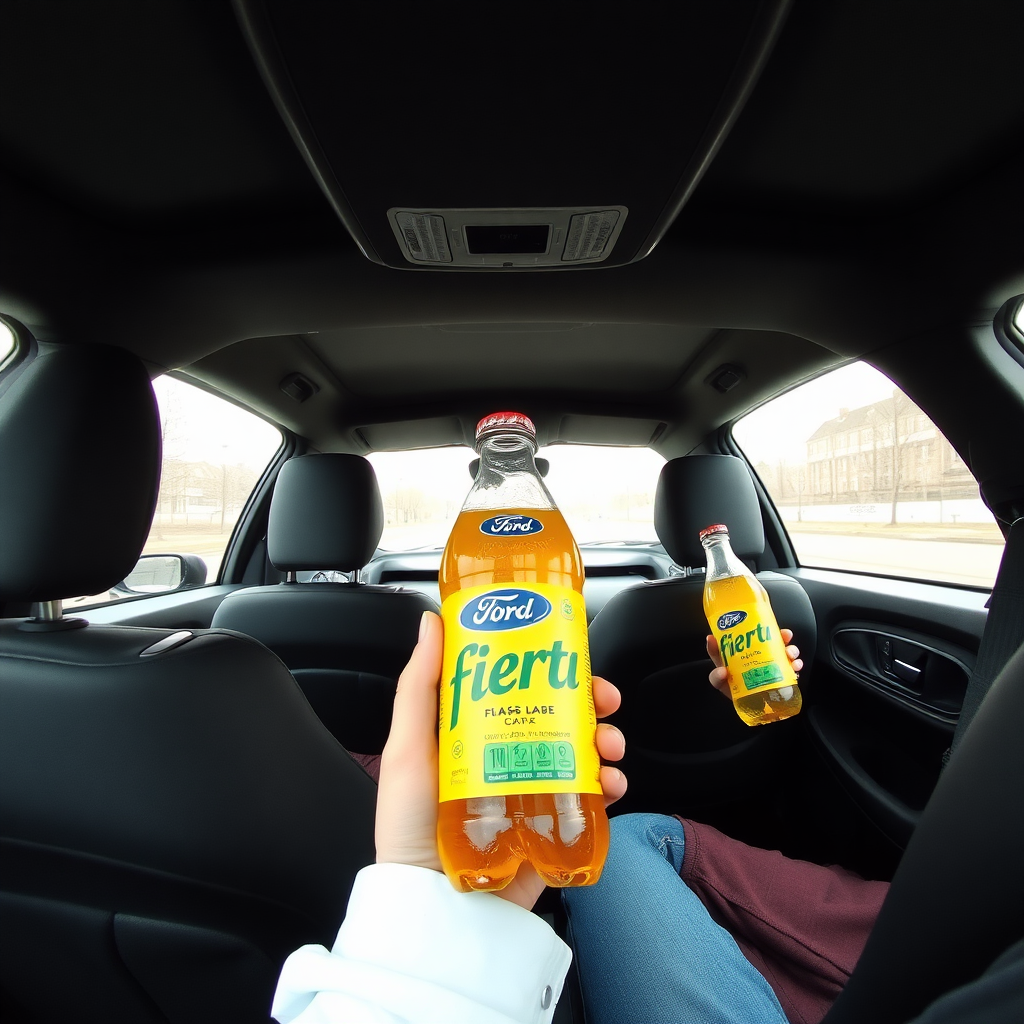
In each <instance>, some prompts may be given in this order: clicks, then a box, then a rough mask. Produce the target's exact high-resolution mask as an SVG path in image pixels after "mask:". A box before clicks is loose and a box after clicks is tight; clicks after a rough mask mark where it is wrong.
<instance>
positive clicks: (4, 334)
mask: <svg viewBox="0 0 1024 1024" xmlns="http://www.w3.org/2000/svg"><path fill="white" fill-rule="evenodd" d="M16 344H17V342H16V340H15V337H14V332H13V331H12V330H11V329H10V327H8V326H7V324H5V323H4V322H3V320H0V369H2V368H3V365H4V363H6V362H7V358H8V356H10V355H11V353H12V352H13V351H14V346H15V345H16Z"/></svg>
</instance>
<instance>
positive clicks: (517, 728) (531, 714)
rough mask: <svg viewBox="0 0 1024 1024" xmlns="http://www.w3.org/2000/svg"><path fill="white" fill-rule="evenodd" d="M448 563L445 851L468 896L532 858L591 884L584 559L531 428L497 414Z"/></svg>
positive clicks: (553, 874) (599, 853) (600, 846)
mask: <svg viewBox="0 0 1024 1024" xmlns="http://www.w3.org/2000/svg"><path fill="white" fill-rule="evenodd" d="M476 438H477V451H478V452H479V453H480V468H479V470H478V471H477V476H476V481H475V482H474V484H473V487H472V489H471V490H470V492H469V495H468V497H467V498H466V502H465V504H464V506H463V508H462V511H461V512H460V514H459V517H458V519H457V520H456V523H455V526H454V528H453V529H452V533H451V537H450V538H449V539H448V544H447V546H446V548H445V551H444V556H443V558H442V560H441V574H440V586H441V615H442V618H443V619H444V630H445V639H444V663H443V667H442V674H441V699H440V722H439V736H438V744H439V749H438V754H439V757H438V761H439V765H438V767H439V780H438V781H439V793H438V798H439V800H440V805H439V808H438V828H437V845H438V850H439V852H440V855H441V863H442V866H443V867H444V870H445V873H446V874H447V875H448V878H449V880H450V881H451V882H452V884H453V885H454V886H455V887H456V888H457V889H460V890H462V891H464V892H468V891H470V890H494V889H501V888H503V887H504V886H505V885H507V884H508V883H509V882H510V881H512V879H513V878H514V877H515V875H516V872H517V871H518V870H519V865H520V864H521V863H522V862H523V861H524V860H526V861H529V862H530V864H532V865H533V867H534V869H535V870H536V871H537V873H538V874H539V875H540V876H541V877H542V878H543V879H544V881H545V882H547V884H548V885H554V886H570V885H590V884H592V883H594V882H596V881H597V879H598V877H599V876H600V874H601V868H602V867H603V865H604V859H605V856H606V854H607V852H608V818H607V815H606V814H605V809H604V796H603V793H602V790H601V781H600V759H599V757H598V754H597V748H596V746H595V732H596V728H597V722H596V718H595V712H594V698H593V693H592V687H591V677H590V652H589V645H588V639H587V615H586V609H585V606H584V604H583V560H582V558H581V557H580V552H579V548H578V547H577V546H576V542H575V541H574V540H573V537H572V534H571V533H570V532H569V527H568V526H567V525H566V523H565V520H564V519H563V518H562V515H561V513H560V512H559V511H558V509H557V508H556V507H555V503H554V501H553V500H552V498H551V495H550V494H549V493H548V490H547V488H546V487H545V486H544V482H543V480H542V479H541V476H540V474H539V472H538V470H537V467H536V465H535V463H534V453H535V452H536V449H537V439H536V432H535V430H534V426H533V423H532V422H531V421H530V420H529V419H528V418H527V417H526V416H524V415H522V414H521V413H511V412H505V413H493V414H492V415H490V416H486V417H485V418H484V419H482V420H481V421H480V423H479V424H478V426H477V430H476Z"/></svg>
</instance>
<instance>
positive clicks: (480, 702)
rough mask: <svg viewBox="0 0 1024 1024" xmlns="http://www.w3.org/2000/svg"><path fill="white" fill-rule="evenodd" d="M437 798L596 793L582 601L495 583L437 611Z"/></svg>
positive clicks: (547, 589) (565, 591)
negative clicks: (440, 635)
mask: <svg viewBox="0 0 1024 1024" xmlns="http://www.w3.org/2000/svg"><path fill="white" fill-rule="evenodd" d="M441 617H442V618H443V619H444V664H443V667H442V672H441V701H440V724H439V736H438V743H439V750H438V753H439V782H440V799H441V800H442V801H445V800H461V799H474V798H476V797H482V796H512V795H517V794H530V793H600V792H601V780H600V767H601V763H600V759H599V758H598V756H597V749H596V747H595V746H594V733H595V731H596V729H597V719H596V716H595V714H594V696H593V689H592V685H591V677H590V649H589V645H588V642H587V615H586V609H585V607H584V604H583V597H582V595H581V594H579V593H577V592H576V591H575V590H573V589H572V588H571V587H554V586H550V585H548V584H542V583H526V584H523V585H522V586H516V585H514V584H507V583H496V584H492V585H490V586H486V587H469V588H467V589H466V590H460V591H458V592H456V593H454V594H451V595H449V596H448V597H447V598H446V599H445V601H444V603H443V604H442V606H441Z"/></svg>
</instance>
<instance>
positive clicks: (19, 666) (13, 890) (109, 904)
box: [0, 345, 375, 1024]
mask: <svg viewBox="0 0 1024 1024" xmlns="http://www.w3.org/2000/svg"><path fill="white" fill-rule="evenodd" d="M112 403H116V406H117V409H118V415H117V416H110V415H108V414H107V413H106V411H105V410H106V409H107V408H108V407H109V406H110V404H112ZM159 464H160V425H159V420H158V417H157V410H156V403H155V400H154V397H153V391H152V388H151V386H150V383H149V379H148V375H147V374H146V372H145V370H144V368H143V366H142V364H141V363H140V362H139V361H138V360H137V359H136V358H135V357H134V356H131V355H129V354H128V353H126V352H123V351H121V350H118V349H113V348H107V347H101V346H87V345H81V346H79V345H75V346H70V345H40V346H39V347H38V354H35V356H34V358H31V359H28V360H26V361H24V362H22V363H21V364H19V365H18V366H16V367H14V368H13V371H12V370H8V371H7V372H6V373H5V374H4V375H3V377H0V480H2V481H3V485H2V486H0V515H2V521H3V524H4V531H5V538H6V541H7V542H6V543H4V544H3V545H2V547H0V601H3V602H19V601H20V602H24V601H30V602H37V603H38V610H39V612H40V613H42V614H39V615H36V616H35V617H33V618H32V619H26V618H7V619H3V620H0V709H2V713H0V920H2V922H3V926H2V927H0V1011H2V1012H3V1013H4V1014H5V1015H6V1014H9V1015H10V1016H11V1017H12V1018H13V1019H14V1020H17V1019H18V1017H19V1016H24V1018H25V1019H28V1020H32V1021H59V1022H64V1021H68V1020H74V1021H103V1022H105V1024H117V1022H132V1024H138V1022H142V1024H149V1022H159V1024H166V1022H167V1021H172V1022H174V1021H196V1020H206V1019H220V1020H232V1021H250V1020H254V1021H255V1020H260V1021H266V1020H268V1014H269V1006H270V999H271V995H272V992H273V987H274V984H275V982H276V977H277V973H278V970H279V968H280V964H281V962H282V961H283V959H284V957H285V956H286V955H287V954H288V952H290V951H291V950H292V949H294V948H295V947H296V946H298V945H301V944H302V943H306V942H323V943H326V944H327V945H330V944H331V942H332V941H333V937H334V933H335V931H336V929H337V927H338V925H339V923H340V921H341V918H342V917H343V915H344V909H345V905H346V902H347V898H348V891H349V888H350V886H351V882H352V878H353V877H354V874H355V872H356V871H357V870H358V869H359V868H360V867H362V866H363V865H364V864H367V863H370V862H371V861H372V860H373V856H374V853H373V842H372V837H373V813H374V800H375V787H374V786H373V784H372V782H371V781H370V780H369V779H368V778H367V777H366V775H365V773H364V772H363V771H362V770H361V769H360V768H359V767H358V766H357V765H356V764H355V763H354V762H353V761H352V759H351V758H350V757H349V756H348V754H347V753H346V752H345V751H344V750H343V749H342V748H341V747H340V746H339V745H338V743H337V742H336V741H335V740H334V738H333V737H332V736H331V735H330V734H329V733H328V732H327V731H326V730H325V729H324V728H323V726H322V725H321V723H320V722H319V720H318V719H317V717H316V715H315V714H314V713H313V712H312V710H311V709H310V707H309V705H308V703H307V702H306V700H305V698H304V697H303V696H302V693H301V692H300V690H299V689H298V687H297V686H296V685H295V682H294V680H293V679H292V677H291V675H290V674H289V672H288V670H287V668H286V667H285V666H284V665H283V664H282V663H281V661H280V660H279V659H278V658H277V657H276V656H274V655H273V654H272V653H271V652H269V651H268V650H266V649H265V648H264V647H262V646H260V645H259V644H257V643H256V642H254V641H253V640H251V639H250V638H248V637H245V636H241V635H238V634H234V633H230V632H228V631H225V630H216V629H213V630H199V629H197V630H182V631H177V632H175V631H172V630H164V629H142V628H132V627H118V626H104V625H91V624H87V623H86V622H85V621H84V620H81V619H79V620H77V621H76V620H70V619H67V618H64V617H62V616H60V615H59V608H60V604H59V603H60V601H61V600H62V599H65V598H69V597H73V596H76V595H78V594H82V593H86V594H93V593H101V592H102V591H104V590H106V589H108V588H109V587H111V586H113V585H114V584H115V583H117V582H118V580H120V579H122V578H123V577H124V576H125V575H126V574H127V572H128V571H130V569H131V567H132V565H133V564H134V562H135V560H136V559H137V557H138V554H139V549H140V547H141V546H142V543H143V541H144V539H145V536H146V533H147V531H148V528H149V519H150V517H151V515H152V511H153V507H154V503H155V500H156V491H157V480H158V475H159ZM11 541H16V543H14V542H11Z"/></svg>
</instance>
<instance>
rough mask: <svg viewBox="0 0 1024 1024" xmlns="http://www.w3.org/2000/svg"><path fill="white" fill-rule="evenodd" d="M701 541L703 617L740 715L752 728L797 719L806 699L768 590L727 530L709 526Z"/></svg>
mask: <svg viewBox="0 0 1024 1024" xmlns="http://www.w3.org/2000/svg"><path fill="white" fill-rule="evenodd" d="M700 541H701V544H703V545H704V551H705V554H706V555H707V575H706V576H705V579H704V614H705V615H706V616H707V619H708V625H710V626H711V632H712V633H713V634H714V635H715V639H716V640H717V641H718V649H719V651H720V652H721V655H722V661H723V663H724V664H725V667H726V668H727V669H728V671H729V690H730V692H731V694H732V703H733V707H735V708H736V714H738V715H739V716H740V718H742V719H743V721H744V722H746V723H747V725H767V724H768V723H769V722H781V721H783V719H786V718H792V717H793V715H796V714H799V712H800V707H801V704H802V703H803V699H802V697H801V696H800V687H799V686H798V685H797V680H796V673H795V672H794V671H793V666H792V664H791V663H790V660H789V657H788V656H787V655H786V645H785V644H784V643H783V642H782V637H781V635H780V634H779V624H778V623H777V622H776V621H775V613H774V612H773V611H772V606H771V602H770V601H769V600H768V593H767V591H766V590H765V589H764V587H763V586H762V585H761V583H760V581H759V580H758V579H757V577H756V576H755V575H754V574H753V573H752V572H751V571H750V570H749V569H748V568H747V567H746V566H745V565H744V564H743V562H742V561H740V559H739V558H737V557H736V554H735V552H734V551H733V550H732V545H731V544H730V543H729V528H728V527H727V526H723V525H722V524H720V523H718V524H715V525H714V526H708V527H707V528H706V529H703V530H701V531H700Z"/></svg>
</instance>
